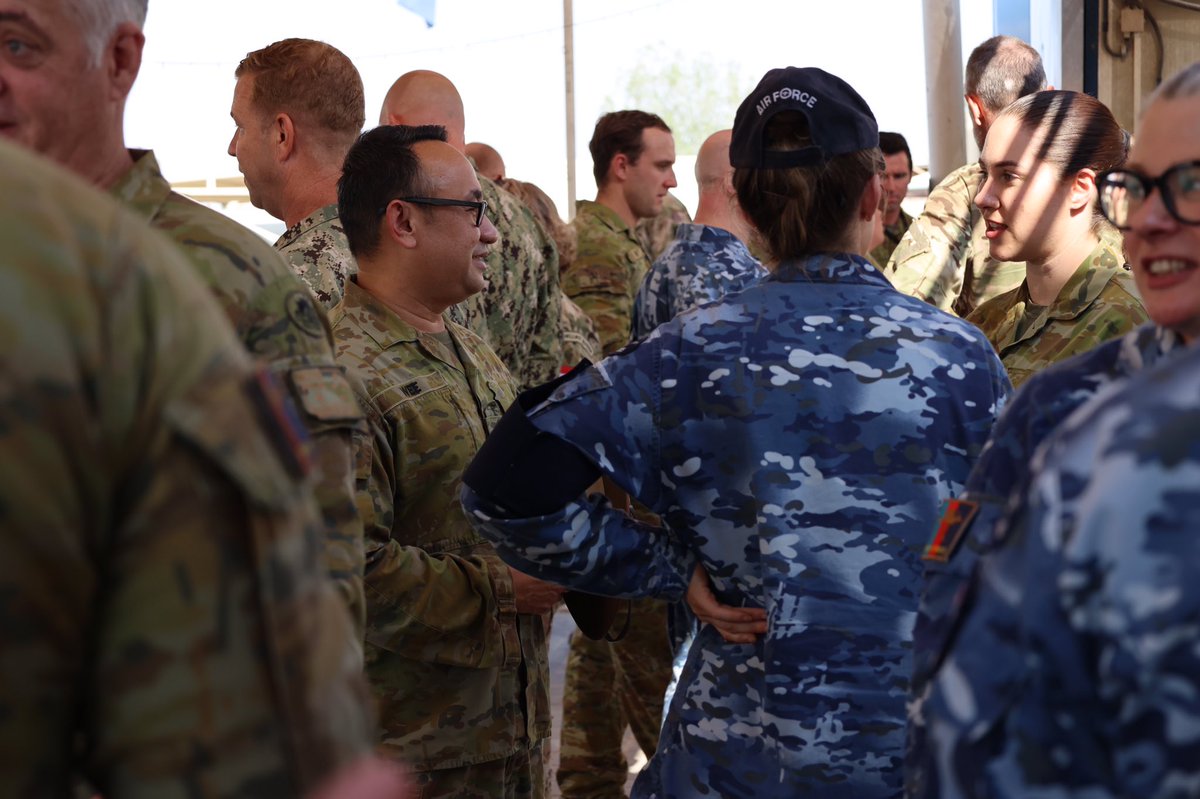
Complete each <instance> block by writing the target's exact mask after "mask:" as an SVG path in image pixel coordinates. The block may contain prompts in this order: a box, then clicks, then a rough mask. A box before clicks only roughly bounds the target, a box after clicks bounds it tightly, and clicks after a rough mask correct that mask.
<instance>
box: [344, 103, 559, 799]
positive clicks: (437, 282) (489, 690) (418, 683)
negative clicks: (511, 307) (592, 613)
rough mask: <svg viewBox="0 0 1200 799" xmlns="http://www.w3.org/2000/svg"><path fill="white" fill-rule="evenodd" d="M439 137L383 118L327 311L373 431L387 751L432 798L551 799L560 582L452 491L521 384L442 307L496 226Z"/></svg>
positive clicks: (369, 453)
mask: <svg viewBox="0 0 1200 799" xmlns="http://www.w3.org/2000/svg"><path fill="white" fill-rule="evenodd" d="M445 136H446V134H445V131H444V129H442V128H440V127H435V126H426V127H424V128H403V127H397V126H387V125H385V126H381V127H378V128H376V129H374V130H372V131H370V132H368V133H366V134H364V135H363V136H362V137H361V138H360V139H359V141H358V142H357V143H356V144H355V145H354V146H353V147H352V148H351V150H350V153H349V154H348V155H347V157H346V163H345V169H344V172H343V175H342V179H341V182H340V183H339V186H338V203H339V207H340V208H341V211H342V220H343V223H344V224H345V229H346V235H347V237H348V238H349V240H350V247H351V249H352V250H353V252H354V255H355V258H356V259H357V261H358V265H359V272H358V275H357V276H356V277H355V278H354V279H353V280H352V281H351V282H350V283H347V284H346V294H345V296H344V297H343V299H342V302H341V303H339V304H338V306H337V307H335V308H334V310H333V313H332V315H331V319H332V322H333V329H334V337H335V339H336V342H337V357H338V361H339V362H340V363H342V364H344V365H345V366H346V367H347V368H348V369H349V370H350V371H351V372H352V373H353V374H354V375H355V376H356V377H358V378H359V379H360V381H361V386H362V393H361V394H360V401H361V402H362V404H363V407H364V409H365V410H366V412H367V422H368V428H369V432H368V434H366V435H363V436H362V437H360V438H359V439H358V440H357V442H356V454H357V475H356V483H357V487H358V501H359V507H360V510H361V512H362V518H363V524H364V527H365V530H366V538H367V547H366V549H367V555H366V560H367V567H366V586H367V600H368V612H367V635H366V641H367V676H368V677H369V678H370V681H371V685H372V688H373V690H374V693H375V696H376V699H377V700H378V703H379V710H380V716H381V724H382V728H383V730H382V738H381V741H380V751H381V752H382V753H383V754H385V755H387V756H388V757H391V758H395V759H398V760H403V761H406V762H408V763H409V764H410V765H411V766H412V768H413V769H414V770H415V771H416V776H417V781H418V783H419V784H420V786H421V795H422V796H455V797H463V796H481V797H483V796H486V797H540V796H542V795H543V794H544V791H545V772H544V766H543V757H544V755H545V753H544V751H543V744H544V739H545V738H546V737H547V736H548V735H549V733H550V712H549V697H548V679H547V668H548V666H547V653H546V637H545V625H546V623H547V613H548V612H549V610H550V609H551V608H552V607H553V605H554V603H555V602H556V601H557V599H558V597H559V596H560V595H561V593H562V591H561V589H559V588H557V587H554V586H550V585H547V584H545V583H541V582H539V581H537V580H533V579H531V578H528V577H526V576H525V575H522V574H520V573H519V572H516V571H513V570H510V569H509V568H508V567H507V566H505V565H504V563H503V562H502V561H501V560H500V559H499V558H498V557H497V556H496V554H495V552H494V550H493V549H492V547H491V545H490V544H488V543H487V542H486V541H484V540H483V539H482V538H480V537H478V535H477V534H476V533H475V532H474V531H473V530H472V529H471V527H470V525H469V524H468V523H467V520H466V518H465V516H464V515H463V512H462V508H461V507H460V506H459V505H458V503H457V502H456V501H455V498H456V497H457V494H458V488H459V484H460V482H461V478H462V470H463V468H464V467H465V466H466V464H467V463H468V462H469V461H470V459H471V458H472V457H473V456H474V454H475V452H476V450H477V449H478V448H479V446H480V445H481V444H482V443H483V440H484V438H485V437H486V436H487V435H488V433H489V432H490V431H491V429H492V428H493V426H494V425H495V423H496V422H497V421H499V419H500V415H501V414H502V413H503V409H504V408H506V407H508V405H509V404H511V403H512V400H513V392H514V390H515V387H514V385H513V382H512V378H511V377H510V376H509V374H508V371H507V370H506V369H505V368H504V366H503V364H501V363H500V361H499V360H498V359H497V358H496V356H495V354H493V353H492V351H491V350H490V349H488V347H487V345H486V344H484V343H483V341H482V340H480V339H479V337H477V336H475V335H474V334H473V333H471V332H470V331H468V330H467V329H465V328H463V327H461V326H459V325H457V324H455V323H453V322H452V321H449V317H448V316H447V315H446V311H447V309H449V308H450V306H452V305H453V304H455V303H459V302H462V301H463V300H464V299H466V298H467V297H469V296H470V295H471V294H472V293H474V292H478V291H481V290H483V287H484V277H485V269H486V268H487V266H486V263H485V258H486V256H487V251H488V249H489V248H490V246H491V245H492V244H494V243H495V242H496V229H495V227H493V225H492V223H491V221H490V220H489V219H488V217H487V215H486V213H485V212H484V211H485V208H484V206H483V201H482V199H481V198H482V197H483V193H482V191H481V189H480V186H479V181H478V180H477V178H476V177H475V172H474V170H473V169H472V168H471V165H470V162H468V161H467V159H466V158H465V157H463V155H462V153H461V152H459V151H458V150H457V149H456V148H454V147H452V146H450V145H449V144H446V143H445ZM400 198H405V199H404V200H401V199H400ZM487 210H490V209H487Z"/></svg>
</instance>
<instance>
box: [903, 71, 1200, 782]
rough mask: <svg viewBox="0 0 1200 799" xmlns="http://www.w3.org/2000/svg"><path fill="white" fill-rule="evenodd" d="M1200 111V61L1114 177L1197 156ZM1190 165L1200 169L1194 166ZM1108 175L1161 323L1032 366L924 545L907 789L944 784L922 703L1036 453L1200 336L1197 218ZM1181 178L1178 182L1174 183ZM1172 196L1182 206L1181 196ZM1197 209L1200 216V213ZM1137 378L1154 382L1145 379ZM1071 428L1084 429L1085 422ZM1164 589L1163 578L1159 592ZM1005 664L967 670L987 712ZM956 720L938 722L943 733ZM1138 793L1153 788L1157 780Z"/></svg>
mask: <svg viewBox="0 0 1200 799" xmlns="http://www.w3.org/2000/svg"><path fill="white" fill-rule="evenodd" d="M1198 112H1200V63H1198V64H1193V65H1192V66H1191V67H1189V68H1188V69H1185V70H1184V71H1183V72H1181V73H1179V74H1178V75H1176V76H1175V77H1173V78H1171V79H1170V80H1168V81H1167V82H1166V83H1164V84H1163V86H1162V87H1161V88H1160V89H1159V91H1158V93H1157V94H1156V95H1155V96H1154V97H1153V98H1151V101H1150V103H1149V104H1148V105H1147V108H1146V111H1145V114H1144V116H1143V118H1142V120H1141V123H1140V128H1139V131H1138V135H1137V137H1136V139H1135V144H1134V147H1133V150H1132V152H1131V153H1130V158H1129V164H1130V166H1129V167H1128V169H1121V170H1118V171H1117V172H1115V173H1113V179H1112V181H1111V185H1113V186H1129V185H1135V184H1136V179H1135V180H1126V179H1123V178H1119V177H1118V176H1122V175H1128V174H1131V172H1132V170H1144V173H1139V174H1149V175H1151V176H1154V175H1161V174H1162V173H1163V172H1165V171H1167V170H1168V169H1170V168H1172V167H1174V166H1176V165H1177V164H1179V163H1188V162H1190V161H1192V160H1194V159H1195V157H1196V155H1197V153H1200V126H1197V124H1196V120H1197V119H1200V113H1198ZM1192 171H1193V172H1195V171H1198V170H1196V169H1195V168H1192ZM1100 185H1101V187H1102V189H1101V193H1100V197H1101V208H1102V209H1104V210H1105V212H1106V215H1107V216H1108V217H1109V219H1110V220H1114V221H1116V222H1118V223H1120V224H1121V225H1122V226H1123V227H1126V228H1128V230H1127V232H1126V235H1125V243H1126V248H1127V250H1128V252H1129V256H1130V261H1131V263H1132V265H1133V274H1134V279H1135V280H1136V281H1137V284H1138V290H1139V293H1140V294H1141V296H1142V297H1143V298H1144V300H1145V303H1146V309H1147V311H1149V313H1150V315H1151V317H1152V318H1153V319H1154V320H1155V324H1153V325H1146V326H1143V327H1141V328H1138V329H1137V330H1135V331H1132V332H1131V333H1129V334H1127V335H1126V336H1125V337H1123V338H1121V339H1114V340H1112V341H1109V342H1107V343H1105V344H1103V345H1101V346H1099V347H1097V348H1096V349H1094V350H1092V351H1091V352H1089V353H1087V354H1086V355H1082V356H1080V357H1078V358H1074V359H1071V360H1068V361H1065V362H1063V363H1060V364H1057V365H1055V366H1053V367H1051V368H1049V369H1046V370H1045V371H1043V372H1039V373H1038V374H1036V375H1034V376H1033V377H1032V378H1031V379H1030V380H1029V382H1028V383H1026V384H1025V386H1024V387H1023V388H1022V390H1021V391H1020V393H1018V394H1017V396H1016V397H1015V399H1014V400H1013V402H1012V403H1011V405H1010V406H1009V407H1008V408H1007V409H1006V411H1005V413H1004V415H1003V416H1002V417H1001V418H1000V421H999V422H998V423H997V425H996V428H995V430H994V431H993V434H992V437H991V440H990V441H989V442H988V446H987V448H986V449H985V451H984V454H983V455H982V456H981V458H980V459H979V462H978V463H977V464H976V467H975V469H974V470H972V473H971V476H970V478H968V480H967V485H966V488H965V490H964V492H963V494H962V496H961V497H960V500H961V501H960V502H959V503H957V504H956V505H955V506H953V507H952V508H950V511H949V513H950V515H951V516H952V517H957V518H958V521H956V520H955V519H954V518H950V519H949V520H943V524H942V525H940V526H939V529H938V530H937V531H936V532H935V533H934V534H933V536H932V538H931V540H930V545H929V546H928V547H927V550H926V555H925V558H926V569H925V586H924V588H923V590H922V594H921V605H920V608H919V611H918V615H917V624H916V629H915V634H914V649H915V655H914V661H915V667H914V670H913V672H914V673H913V693H914V700H915V701H914V702H913V705H912V713H911V718H910V728H909V734H910V741H909V760H908V778H909V786H908V795H909V796H914V797H915V796H921V797H933V796H937V795H938V792H939V790H940V788H941V786H940V785H939V780H938V778H937V773H936V772H937V770H938V766H937V763H936V760H935V758H936V755H937V751H935V750H933V749H931V748H930V747H929V746H928V743H927V738H926V726H925V715H926V714H925V707H924V703H925V700H926V699H927V695H928V691H929V688H930V685H931V681H932V680H933V679H934V677H935V676H936V675H937V673H938V668H939V666H940V665H941V663H942V661H943V658H944V657H946V654H947V652H950V653H951V654H950V660H949V661H947V662H948V663H951V664H957V663H960V662H962V659H963V657H964V656H963V655H962V654H960V653H957V652H955V651H954V649H953V648H952V647H954V646H955V643H954V641H955V639H954V638H953V637H952V636H954V635H955V630H956V629H957V628H958V625H959V623H960V622H961V618H962V617H963V616H964V614H965V613H966V611H967V609H968V606H967V605H966V603H964V601H963V599H961V597H965V596H966V590H967V589H965V588H964V586H965V584H967V582H968V581H969V580H970V579H971V575H972V573H973V572H974V571H975V570H976V569H977V568H978V563H979V562H980V559H981V558H987V557H989V555H990V553H992V552H993V551H995V550H997V549H1000V548H1003V547H1005V546H1007V542H1009V541H1010V540H1012V537H1011V536H1008V537H1006V535H1005V531H1006V530H1007V529H1008V528H1009V526H1011V525H1010V524H1009V523H1008V522H1005V523H1004V524H1003V525H1002V524H1001V522H1004V521H1005V514H1006V504H1007V502H1008V501H1009V498H1010V497H1012V498H1013V501H1014V502H1017V503H1019V504H1025V503H1026V502H1027V500H1026V497H1027V496H1028V492H1027V491H1025V490H1024V488H1025V487H1026V486H1027V485H1028V475H1029V471H1030V460H1031V458H1032V457H1033V453H1034V450H1035V448H1036V447H1037V446H1038V444H1040V443H1042V442H1043V441H1044V440H1045V439H1047V438H1049V437H1050V436H1051V435H1052V434H1053V433H1054V431H1055V430H1056V429H1057V428H1058V427H1059V426H1060V425H1062V424H1063V420H1064V419H1068V418H1071V414H1072V412H1073V411H1075V410H1076V409H1077V408H1079V407H1080V406H1081V405H1083V404H1084V403H1085V402H1087V401H1089V400H1090V399H1092V398H1093V397H1095V396H1097V395H1098V394H1105V395H1106V396H1107V395H1109V392H1112V391H1114V390H1115V389H1114V388H1113V386H1114V384H1116V383H1118V382H1129V381H1130V379H1131V378H1132V379H1133V380H1137V379H1138V378H1137V375H1139V373H1141V372H1144V371H1149V370H1151V368H1152V367H1153V368H1154V369H1155V370H1156V371H1158V372H1162V370H1164V369H1170V370H1179V369H1181V368H1182V366H1183V362H1182V361H1180V359H1181V358H1183V357H1184V354H1185V353H1187V352H1188V349H1189V348H1188V347H1187V346H1185V345H1186V343H1187V342H1188V341H1191V340H1194V339H1195V338H1196V336H1197V335H1198V334H1200V280H1198V279H1197V278H1198V275H1200V272H1198V271H1197V270H1196V268H1195V265H1196V262H1197V256H1196V253H1197V252H1200V228H1197V227H1196V226H1194V225H1189V224H1187V223H1186V222H1184V221H1183V220H1181V219H1180V218H1178V217H1176V216H1175V215H1174V213H1173V212H1172V211H1171V210H1169V208H1168V205H1167V204H1164V203H1163V201H1162V200H1161V199H1157V200H1151V201H1150V202H1146V203H1144V204H1143V205H1142V207H1141V208H1140V209H1135V208H1134V206H1133V205H1132V204H1130V205H1124V204H1120V206H1119V208H1118V213H1116V214H1113V213H1111V212H1110V211H1111V210H1112V208H1113V205H1114V203H1113V200H1114V199H1115V198H1118V197H1120V196H1121V193H1120V192H1115V193H1114V192H1108V191H1106V190H1105V189H1104V188H1103V187H1104V186H1105V185H1109V181H1107V180H1105V179H1103V178H1102V180H1101V184H1100ZM1185 185H1186V183H1183V182H1177V183H1174V184H1172V187H1173V188H1172V190H1174V188H1175V187H1182V186H1185ZM1126 196H1127V195H1126ZM1174 205H1175V206H1176V207H1177V206H1178V201H1177V200H1176V202H1175V203H1174ZM1189 218H1190V219H1192V220H1193V221H1200V218H1197V217H1189ZM1181 259H1182V261H1183V263H1190V264H1191V269H1190V273H1189V271H1184V272H1182V273H1180V275H1173V274H1170V273H1168V274H1167V275H1166V276H1165V277H1164V276H1161V275H1155V274H1153V273H1152V270H1153V269H1154V267H1155V266H1156V264H1157V263H1160V262H1163V261H1171V262H1176V261H1179V260H1181ZM1181 278H1182V279H1181ZM1169 364H1170V365H1169ZM1138 385H1147V384H1142V383H1140V382H1139V383H1138ZM1089 418H1090V417H1089ZM1072 426H1073V427H1074V428H1075V429H1078V425H1077V424H1074V423H1073V425H1072ZM1068 435H1075V434H1068ZM1090 468H1096V467H1095V466H1093V467H1090ZM1118 495H1119V496H1120V497H1121V498H1122V499H1123V500H1125V501H1130V502H1132V501H1138V502H1139V503H1140V502H1141V499H1142V498H1144V497H1145V496H1146V494H1143V493H1141V492H1137V493H1135V492H1133V491H1132V490H1131V489H1130V488H1129V487H1128V486H1126V485H1124V484H1121V488H1120V489H1119V492H1118ZM1025 512H1026V511H1023V510H1020V509H1015V508H1014V509H1013V510H1010V511H1009V512H1008V515H1009V516H1010V517H1013V518H1017V517H1018V516H1019V514H1022V513H1025ZM1134 531H1135V528H1134V527H1132V526H1131V527H1129V528H1128V529H1127V530H1126V532H1127V533H1132V532H1134ZM1161 589H1162V587H1161V586H1157V585H1156V586H1155V587H1154V588H1153V589H1152V590H1155V591H1158V590H1161ZM972 590H973V589H972ZM968 618H969V617H968ZM999 648H1000V649H1004V650H1006V651H1007V650H1010V649H1011V643H1010V642H1008V641H1005V642H1003V643H1001V644H999ZM991 651H995V650H994V649H993V650H991ZM967 662H968V664H969V665H972V666H975V667H978V666H979V665H981V664H979V663H978V662H977V661H976V662H974V663H971V662H970V660H968V661H967ZM1004 665H1005V668H1004V669H1002V670H999V671H996V672H995V674H996V676H997V680H996V681H995V682H994V683H993V681H992V678H991V676H990V675H991V674H992V673H993V672H992V671H991V670H990V669H985V670H983V671H979V670H977V669H972V670H971V671H968V672H966V674H965V676H967V677H968V678H969V679H970V682H971V687H970V690H971V692H972V693H973V694H975V695H976V696H977V697H979V698H980V699H981V700H982V701H981V702H979V703H978V705H977V706H978V707H980V708H988V712H989V713H993V712H995V707H994V702H993V696H994V693H993V692H994V689H995V688H996V687H1001V688H1002V687H1003V686H1004V683H1005V681H1007V680H1009V679H1010V676H1011V674H1012V673H1013V672H1012V671H1011V669H1010V668H1009V667H1011V666H1013V665H1014V664H1013V663H1012V662H1011V661H1005V663H1004ZM936 712H937V711H935V714H936ZM954 724H955V725H957V724H958V721H957V720H956V721H955V722H954ZM951 729H952V728H951V727H947V726H946V725H945V724H944V723H942V724H941V726H940V727H939V730H940V731H941V732H940V733H939V735H940V734H944V733H947V732H950V730H951ZM950 734H951V735H952V734H953V733H950ZM949 745H950V744H948V743H947V742H946V741H945V740H943V741H942V742H941V743H940V745H939V749H938V751H945V749H946V747H947V746H949ZM956 780H957V777H956V776H954V775H953V774H946V773H944V774H943V775H942V782H943V783H945V782H947V781H956ZM1019 784H1020V783H1019V782H1018V783H1014V785H1019ZM956 792H957V789H956V788H948V789H946V790H945V795H947V796H953V795H955V793H956ZM1136 793H1139V794H1142V795H1153V791H1152V790H1145V791H1143V790H1138V791H1136Z"/></svg>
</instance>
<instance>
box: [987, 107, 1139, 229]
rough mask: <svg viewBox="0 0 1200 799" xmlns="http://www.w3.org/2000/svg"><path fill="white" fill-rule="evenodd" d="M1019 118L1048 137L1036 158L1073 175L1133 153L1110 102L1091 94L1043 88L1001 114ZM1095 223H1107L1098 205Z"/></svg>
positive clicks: (1111, 164)
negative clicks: (1109, 108)
mask: <svg viewBox="0 0 1200 799" xmlns="http://www.w3.org/2000/svg"><path fill="white" fill-rule="evenodd" d="M1004 117H1014V118H1015V119H1016V120H1017V122H1018V123H1019V124H1020V126H1021V127H1022V128H1023V129H1024V130H1026V131H1029V132H1030V133H1032V134H1038V135H1041V136H1043V138H1042V140H1041V141H1040V143H1039V144H1038V151H1037V159H1038V161H1046V162H1047V163H1049V164H1051V165H1053V166H1054V167H1056V169H1057V170H1058V176H1059V177H1060V178H1061V179H1063V180H1067V179H1072V178H1074V177H1075V175H1076V174H1077V173H1078V172H1079V171H1080V170H1081V169H1092V170H1095V171H1096V172H1097V173H1100V172H1105V171H1107V170H1109V169H1116V168H1117V167H1119V166H1121V164H1123V163H1125V157H1126V156H1127V155H1128V154H1129V139H1128V137H1127V136H1126V135H1125V131H1123V130H1122V129H1121V126H1120V125H1119V124H1117V120H1116V119H1115V118H1114V117H1113V115H1112V112H1111V111H1109V110H1108V106H1106V105H1104V103H1102V102H1100V101H1099V100H1097V99H1096V98H1095V97H1092V96H1091V95H1090V94H1082V93H1080V92H1068V91H1052V92H1038V93H1037V94H1031V95H1029V96H1028V97H1022V98H1021V99H1020V100H1017V101H1016V102H1015V103H1013V104H1012V105H1010V106H1009V107H1008V108H1006V109H1004V111H1003V112H1001V114H1000V116H998V117H997V118H996V119H997V120H999V119H1002V118H1004ZM1094 213H1095V220H1096V222H1095V225H1094V227H1098V226H1100V225H1102V224H1104V217H1103V216H1101V214H1100V210H1099V207H1098V206H1097V208H1096V209H1095V210H1094Z"/></svg>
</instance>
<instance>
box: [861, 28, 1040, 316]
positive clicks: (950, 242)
mask: <svg viewBox="0 0 1200 799" xmlns="http://www.w3.org/2000/svg"><path fill="white" fill-rule="evenodd" d="M965 85H966V98H965V99H966V102H967V110H968V111H969V113H970V115H971V123H972V125H973V129H974V132H975V141H976V142H977V143H978V144H979V146H980V147H981V148H982V147H983V140H984V138H985V137H986V136H987V131H988V128H989V127H990V126H991V124H992V120H993V119H995V118H996V115H997V114H999V113H1000V112H1001V111H1003V110H1004V109H1005V108H1006V107H1008V106H1009V105H1010V104H1011V103H1013V102H1014V101H1016V100H1017V99H1018V98H1021V97H1024V96H1025V95H1027V94H1032V93H1033V92H1037V91H1041V90H1042V89H1045V88H1046V72H1045V70H1044V69H1043V68H1042V58H1041V56H1040V55H1038V52H1037V51H1036V50H1034V49H1033V48H1032V47H1030V46H1029V45H1028V44H1026V43H1025V42H1023V41H1021V40H1020V39H1017V38H1014V37H1012V36H993V37H992V38H991V39H988V40H987V41H986V42H984V43H983V44H981V45H979V46H978V47H976V48H975V50H974V51H972V53H971V57H970V58H968V59H967V69H966V84H965ZM981 185H983V170H982V169H981V168H980V166H979V163H978V162H975V163H971V164H967V165H966V166H963V167H960V168H959V169H956V170H955V171H953V172H951V173H950V174H949V175H947V176H946V177H945V179H943V180H942V182H941V183H939V184H938V185H937V186H936V187H935V188H934V189H933V191H931V192H930V193H929V199H928V200H926V201H925V210H924V211H923V212H922V213H921V215H920V216H919V217H917V219H916V221H915V222H913V223H912V226H911V227H909V229H908V232H907V233H906V234H905V235H904V238H903V239H902V240H901V241H900V244H899V245H897V247H896V249H895V252H893V253H892V258H891V260H890V261H889V262H888V264H887V267H886V268H885V270H884V274H886V275H887V276H888V279H890V280H891V281H892V285H894V286H895V287H896V288H897V289H899V290H900V291H903V292H904V293H905V294H911V295H912V296H914V297H919V298H920V299H922V300H925V301H926V302H928V303H930V304H931V305H935V306H937V307H938V308H941V309H942V310H944V311H953V312H954V313H956V314H958V315H959V316H966V315H967V314H968V313H970V312H971V310H973V309H974V308H975V307H976V306H978V305H980V304H982V303H983V302H986V301H987V300H990V299H991V298H992V297H995V296H997V295H999V294H1003V293H1004V292H1006V291H1009V290H1010V289H1013V288H1016V287H1017V286H1018V285H1020V283H1021V281H1022V280H1024V278H1025V264H1023V263H1004V262H999V261H994V260H992V258H991V257H990V256H989V255H988V243H987V239H986V238H985V236H984V233H985V227H984V224H983V216H982V215H981V214H980V212H979V209H978V208H976V207H975V202H974V200H975V195H976V194H978V193H979V188H980V186H981Z"/></svg>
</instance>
